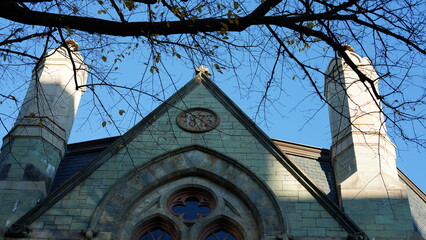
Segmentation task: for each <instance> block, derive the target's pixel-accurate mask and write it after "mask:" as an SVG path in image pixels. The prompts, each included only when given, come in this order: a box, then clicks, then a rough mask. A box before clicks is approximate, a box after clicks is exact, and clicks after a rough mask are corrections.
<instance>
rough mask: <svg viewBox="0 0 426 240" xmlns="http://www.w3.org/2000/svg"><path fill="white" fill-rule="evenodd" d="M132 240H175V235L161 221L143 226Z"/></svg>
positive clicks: (154, 221) (174, 232)
mask: <svg viewBox="0 0 426 240" xmlns="http://www.w3.org/2000/svg"><path fill="white" fill-rule="evenodd" d="M133 239H134V240H177V239H178V237H177V233H176V231H174V230H173V229H172V228H171V227H170V226H169V225H167V224H165V223H164V222H162V221H161V220H153V223H151V224H148V225H146V226H144V227H143V228H142V229H141V230H140V231H139V232H138V233H137V234H136V236H135V237H134V238H133Z"/></svg>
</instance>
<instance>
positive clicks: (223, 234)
mask: <svg viewBox="0 0 426 240" xmlns="http://www.w3.org/2000/svg"><path fill="white" fill-rule="evenodd" d="M200 240H243V237H242V236H241V234H240V232H239V231H238V230H237V229H236V228H235V227H233V225H232V224H227V223H221V224H215V225H213V226H212V227H210V228H209V229H208V230H207V231H205V232H204V233H203V234H202V235H201V238H200Z"/></svg>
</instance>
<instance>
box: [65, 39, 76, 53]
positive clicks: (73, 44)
mask: <svg viewBox="0 0 426 240" xmlns="http://www.w3.org/2000/svg"><path fill="white" fill-rule="evenodd" d="M65 43H66V44H67V46H68V48H69V49H70V50H71V51H78V43H77V42H76V41H74V40H72V39H67V40H65Z"/></svg>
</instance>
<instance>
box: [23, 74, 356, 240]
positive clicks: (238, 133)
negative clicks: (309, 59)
mask: <svg viewBox="0 0 426 240" xmlns="http://www.w3.org/2000/svg"><path fill="white" fill-rule="evenodd" d="M191 108H206V109H210V110H212V111H214V112H215V113H216V114H217V115H218V116H219V118H220V123H219V125H218V126H217V127H216V128H215V129H213V130H211V131H208V132H205V133H192V132H188V131H184V130H182V129H181V128H180V127H178V126H177V125H176V118H177V116H178V115H179V114H180V113H182V112H185V111H187V110H188V109H191ZM194 145H199V146H202V147H204V148H208V149H212V150H213V151H216V152H219V153H222V154H225V155H227V156H229V157H230V158H232V159H235V160H236V161H238V162H240V163H241V164H242V165H243V166H245V167H246V168H247V169H248V171H251V172H253V173H255V174H256V175H257V176H259V178H261V179H262V181H264V182H265V183H266V184H267V185H269V187H270V188H271V189H272V191H274V192H275V194H276V195H277V197H278V198H279V199H281V200H282V201H285V202H286V204H287V205H288V206H290V205H291V204H296V203H290V201H299V200H298V199H297V198H296V199H293V198H292V197H291V196H289V195H288V194H289V193H290V192H306V193H304V196H305V198H306V200H309V201H312V203H309V204H311V205H312V204H313V205H312V206H316V207H315V208H318V209H319V210H318V211H325V212H328V214H329V215H331V216H332V217H333V218H334V219H335V220H336V221H337V222H338V223H339V224H341V226H343V228H344V229H345V230H346V231H347V232H348V233H351V234H353V233H358V232H361V230H360V229H359V228H358V227H357V226H356V225H355V224H354V223H353V222H352V221H351V220H350V219H349V218H348V217H347V216H346V215H345V214H344V213H343V212H342V211H341V210H340V209H339V208H338V207H337V206H336V205H335V204H334V203H333V202H331V201H330V200H329V199H328V198H327V197H326V195H325V194H324V192H323V191H321V190H320V188H319V187H317V186H316V185H315V184H314V183H313V182H312V181H311V180H310V178H309V177H308V176H306V175H305V174H304V173H303V172H302V171H301V170H300V169H299V168H298V167H297V166H296V165H295V164H294V163H293V162H292V161H291V160H289V158H287V157H286V156H285V154H283V152H282V151H280V149H278V148H277V147H276V146H275V145H274V144H273V142H272V141H271V140H270V139H269V138H268V137H267V136H266V134H264V133H263V132H262V131H261V130H260V129H259V128H258V127H257V126H256V125H255V124H254V123H253V122H252V121H251V120H250V119H249V118H248V117H247V116H246V115H245V114H244V113H243V112H242V111H241V109H239V108H238V106H236V105H235V104H234V103H233V102H232V101H231V100H230V99H229V98H228V97H227V96H226V95H225V94H224V93H223V92H222V91H221V90H220V89H219V88H218V87H217V86H216V85H215V84H214V83H213V82H212V81H211V80H210V79H208V77H207V76H205V75H199V76H197V77H196V78H195V79H194V80H192V81H190V82H189V83H188V84H186V85H185V86H184V87H183V88H182V89H180V90H179V91H178V92H176V93H175V94H174V95H173V96H172V97H170V98H169V99H168V100H167V101H166V102H164V103H163V104H161V105H160V106H159V107H158V108H157V109H156V110H154V111H153V112H152V113H151V114H149V115H148V116H147V117H145V118H144V119H143V120H142V121H141V122H139V123H138V124H137V125H136V126H134V127H133V128H132V129H130V130H129V131H128V132H127V133H126V134H124V135H123V136H121V137H120V138H118V139H117V140H116V141H115V142H114V143H113V144H112V145H111V146H109V147H108V148H107V149H106V150H104V151H103V152H102V153H100V154H99V155H98V157H97V158H96V159H95V160H94V161H93V162H91V163H90V164H89V165H88V166H87V167H86V168H85V169H83V170H81V171H79V172H78V173H77V174H75V175H74V176H73V177H71V178H70V179H69V180H68V181H67V182H66V183H64V184H62V185H61V186H60V187H58V188H57V189H56V190H55V191H53V192H52V193H51V194H50V195H49V196H48V197H47V198H46V199H44V200H43V201H42V202H41V203H40V204H39V205H37V206H36V207H35V208H34V209H32V210H31V211H30V212H28V213H27V214H26V215H25V216H23V217H22V218H21V219H20V220H18V222H17V224H21V225H30V224H31V223H33V222H34V221H36V220H37V219H39V220H38V222H39V224H49V220H48V219H49V218H48V217H47V216H48V215H51V214H56V213H55V211H56V212H57V211H59V212H60V211H62V210H64V209H67V210H66V212H68V213H69V212H71V211H70V210H71V209H77V210H78V209H94V208H95V207H96V206H97V204H98V202H99V201H100V199H102V198H103V197H104V196H105V194H106V192H107V191H108V189H109V188H111V187H112V186H113V185H114V184H115V182H117V181H118V180H119V179H120V178H121V177H122V176H124V175H125V174H126V173H128V172H129V171H135V168H136V167H137V166H140V165H143V164H145V163H147V162H149V161H150V160H151V159H154V158H155V157H157V156H159V155H162V154H165V153H171V152H173V151H175V150H176V149H182V148H185V147H188V146H194ZM290 176H291V177H290ZM144 177H147V176H143V175H141V178H144ZM150 177H155V173H153V175H152V176H150ZM80 195H82V196H86V197H87V200H81V198H78V197H77V199H80V200H76V201H74V200H73V199H75V198H76V196H80ZM302 201H304V200H302ZM308 210H309V209H308ZM286 211H288V213H289V214H295V215H298V214H302V211H303V210H300V209H299V210H298V209H291V208H289V209H287V210H286ZM90 214H91V210H87V211H85V212H84V213H82V212H81V211H75V214H74V215H75V217H76V219H77V217H79V220H78V221H80V222H78V221H77V220H76V221H75V222H73V221H74V220H73V219H74V218H73V214H68V215H67V216H64V217H66V219H71V220H70V221H71V222H72V224H73V223H75V224H74V226H75V227H77V228H78V226H80V225H81V226H85V225H86V224H88V222H87V221H88V220H87V219H88V218H89V216H90ZM81 215H87V219H83V218H82V217H81ZM318 218H319V219H320V218H321V217H318ZM324 218H329V217H328V215H325V216H324ZM54 224H55V222H52V225H54ZM79 224H80V225H79ZM294 225H295V226H294V227H295V228H296V227H297V225H298V223H297V222H295V223H294ZM300 227H302V226H300ZM334 228H335V229H336V231H340V230H338V229H339V227H338V224H336V225H335V227H334ZM324 234H325V232H324Z"/></svg>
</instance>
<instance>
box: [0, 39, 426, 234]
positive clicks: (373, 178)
mask: <svg viewBox="0 0 426 240" xmlns="http://www.w3.org/2000/svg"><path fill="white" fill-rule="evenodd" d="M68 44H69V45H68V46H69V48H70V49H71V50H72V53H71V56H72V61H71V60H70V57H69V56H70V55H68V51H67V50H66V49H65V47H60V48H58V49H55V50H53V51H52V52H51V53H49V55H48V56H47V57H46V59H45V60H44V62H43V63H42V64H40V66H39V68H38V69H36V70H35V71H34V73H33V80H32V82H31V84H30V87H29V89H28V92H27V95H26V98H25V101H24V103H23V105H22V107H21V110H20V113H19V116H18V119H17V121H16V124H15V126H14V127H13V129H11V130H10V132H9V133H8V135H7V136H5V137H4V138H3V145H2V149H1V155H0V239H113V240H116V239H117V240H121V239H123V240H124V239H126V240H170V239H180V240H314V239H319V240H321V239H324V240H332V239H333V240H344V239H359V240H365V239H377V240H379V239H389V240H391V239H393V240H396V239H424V238H425V237H426V196H425V194H424V193H422V191H421V190H419V189H418V188H417V187H416V185H415V184H414V183H412V182H411V181H410V180H409V179H408V178H407V177H406V176H405V175H404V174H403V173H402V172H400V171H399V170H398V169H397V167H396V156H395V146H394V145H393V144H392V143H391V141H390V140H389V137H388V136H387V133H386V127H385V126H384V124H383V123H384V120H383V115H382V113H381V111H380V102H378V101H375V100H372V99H371V97H370V95H369V91H367V90H366V87H365V86H364V85H363V83H362V82H361V81H359V78H358V76H357V75H356V74H355V72H354V71H352V70H351V69H350V68H349V67H348V65H347V64H346V62H345V61H344V60H343V59H341V58H336V59H333V60H332V61H331V62H330V64H329V66H328V68H327V71H326V72H327V77H326V79H325V81H326V87H325V96H326V98H327V100H328V102H329V103H330V107H329V109H330V110H329V111H330V128H331V134H332V136H331V137H332V146H331V150H327V149H321V148H316V147H311V146H306V145H301V144H296V143H291V142H286V141H281V140H277V139H270V138H269V137H268V136H267V135H266V134H265V133H264V132H263V131H262V130H260V129H259V127H258V126H256V124H255V123H254V122H253V121H252V120H250V118H249V117H247V115H245V114H244V112H242V110H241V109H240V108H239V107H238V106H237V105H236V104H235V103H233V102H232V101H231V100H230V99H229V98H228V97H227V96H226V95H225V94H224V93H223V92H222V91H221V90H220V89H219V88H218V87H217V86H216V85H215V84H214V83H213V82H212V80H211V79H210V78H209V74H208V70H206V69H205V68H204V67H200V68H198V69H197V71H196V75H195V77H194V79H192V80H190V81H189V82H188V83H187V84H186V85H185V86H184V87H182V88H181V89H180V90H179V91H177V92H176V93H175V94H174V95H173V96H171V97H170V98H169V99H168V100H167V101H166V102H164V103H163V104H161V105H160V106H159V107H158V108H157V109H155V110H154V111H153V112H152V113H150V114H149V115H148V116H146V117H145V118H144V119H143V120H142V121H141V122H139V123H138V124H136V125H135V126H134V127H133V128H131V129H130V130H129V131H127V132H126V133H125V134H124V135H122V136H119V137H112V138H106V139H99V140H93V141H87V142H81V143H74V144H67V140H68V137H69V135H70V130H71V127H72V124H73V121H74V117H75V114H76V111H77V107H78V105H79V101H80V98H81V96H82V94H83V92H84V89H82V88H79V89H78V90H76V88H75V84H76V83H78V84H79V85H84V84H85V82H86V78H87V66H86V65H84V63H83V60H82V58H81V56H80V54H79V53H78V45H77V44H76V43H74V42H72V41H69V42H68ZM347 53H348V55H349V56H350V58H351V60H352V61H353V62H354V63H355V64H357V66H358V67H359V69H360V70H361V71H362V72H363V73H364V74H366V75H367V76H369V77H371V78H372V79H377V75H376V73H375V70H374V68H373V66H372V64H371V62H370V61H369V60H368V59H367V58H362V57H360V56H359V55H357V54H356V53H354V52H353V51H351V50H347ZM73 65H74V66H75V67H76V69H77V71H73ZM74 73H75V75H74ZM376 87H377V86H376ZM370 90H371V89H370Z"/></svg>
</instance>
